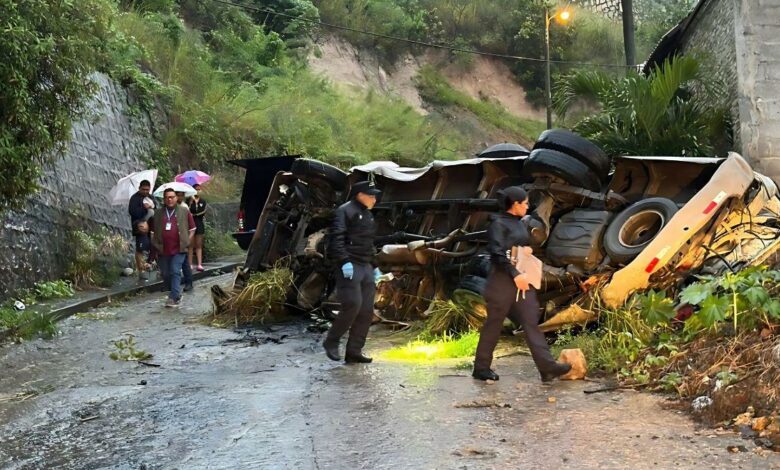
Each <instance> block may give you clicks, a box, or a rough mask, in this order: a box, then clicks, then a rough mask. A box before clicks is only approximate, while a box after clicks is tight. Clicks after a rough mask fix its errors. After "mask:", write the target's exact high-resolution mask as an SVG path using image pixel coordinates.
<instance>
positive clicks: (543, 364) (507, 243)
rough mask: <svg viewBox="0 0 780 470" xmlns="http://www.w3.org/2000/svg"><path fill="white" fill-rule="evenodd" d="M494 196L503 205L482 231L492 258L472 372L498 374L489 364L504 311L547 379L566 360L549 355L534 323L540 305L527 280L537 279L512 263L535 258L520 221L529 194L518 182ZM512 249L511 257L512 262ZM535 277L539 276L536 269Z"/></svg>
mask: <svg viewBox="0 0 780 470" xmlns="http://www.w3.org/2000/svg"><path fill="white" fill-rule="evenodd" d="M498 201H499V205H500V206H501V207H502V209H503V210H502V211H501V212H500V213H499V214H497V215H496V216H494V218H493V221H492V222H491V224H490V227H489V228H488V233H487V236H488V252H489V253H490V262H491V271H490V276H489V277H488V282H487V288H486V289H485V300H486V301H487V311H488V314H487V319H486V320H485V324H484V325H483V326H482V331H480V335H479V344H478V345H477V353H476V357H475V358H474V372H473V373H472V376H473V377H474V378H475V379H478V380H498V374H496V373H495V372H493V371H492V370H491V368H490V365H491V363H492V362H493V351H494V350H495V348H496V344H497V343H498V337H499V335H500V334H501V326H502V325H503V323H504V319H505V318H506V317H507V316H509V319H510V320H512V322H513V323H515V325H518V326H522V327H523V331H525V334H526V338H527V342H528V347H529V349H530V350H531V356H532V357H533V360H534V363H535V364H536V368H537V369H538V370H539V373H540V374H541V377H542V381H543V382H549V381H551V380H553V379H555V378H556V377H559V376H561V375H564V374H566V373H567V372H569V370H570V369H571V366H570V365H569V364H562V363H559V362H556V361H555V359H553V357H552V355H551V354H550V347H549V345H548V344H547V341H546V340H545V338H544V333H542V331H541V330H540V329H539V317H540V315H541V310H540V308H539V301H538V300H537V298H536V289H535V288H534V286H533V285H532V284H531V282H533V283H534V284H538V283H539V281H538V279H533V280H532V279H531V278H530V277H529V275H528V274H526V273H521V272H520V271H519V270H518V269H517V266H518V265H523V264H528V263H529V262H533V261H538V260H535V259H529V257H530V258H532V257H531V253H532V250H531V248H530V246H529V245H530V242H531V239H530V234H529V232H528V227H527V226H526V224H525V223H524V222H523V221H522V217H523V216H524V215H526V213H527V212H528V204H529V201H528V195H527V194H526V192H525V190H524V189H523V188H521V187H519V186H511V187H508V188H505V189H503V190H501V191H499V192H498ZM513 249H514V250H513ZM513 251H514V261H515V263H513V262H512V261H513V260H512V258H513V257H512V254H513ZM524 257H525V259H524ZM524 271H525V270H524ZM534 277H535V278H538V273H536V276H534Z"/></svg>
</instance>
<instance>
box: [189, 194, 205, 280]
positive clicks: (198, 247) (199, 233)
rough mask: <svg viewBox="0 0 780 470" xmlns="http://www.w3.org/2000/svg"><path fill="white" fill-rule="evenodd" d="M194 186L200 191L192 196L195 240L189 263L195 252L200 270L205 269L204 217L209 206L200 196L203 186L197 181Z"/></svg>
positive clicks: (191, 211)
mask: <svg viewBox="0 0 780 470" xmlns="http://www.w3.org/2000/svg"><path fill="white" fill-rule="evenodd" d="M192 187H193V188H195V189H196V190H197V191H198V193H197V194H195V195H194V196H192V197H191V198H190V213H192V217H193V218H194V219H195V240H194V243H193V245H192V246H190V251H189V263H190V266H192V254H193V252H194V253H195V258H196V259H197V261H198V266H197V269H198V271H203V238H204V236H205V235H206V225H205V222H204V220H203V218H204V217H205V215H206V209H207V208H208V206H207V205H206V201H205V200H203V198H202V197H200V188H201V186H200V185H199V184H197V183H196V184H194V185H193V186H192Z"/></svg>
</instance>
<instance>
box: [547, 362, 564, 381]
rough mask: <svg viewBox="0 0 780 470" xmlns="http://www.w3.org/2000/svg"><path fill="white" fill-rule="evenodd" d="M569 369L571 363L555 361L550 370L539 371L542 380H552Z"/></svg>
mask: <svg viewBox="0 0 780 470" xmlns="http://www.w3.org/2000/svg"><path fill="white" fill-rule="evenodd" d="M570 370H571V364H564V363H561V362H556V363H555V365H554V366H552V367H551V368H550V370H547V371H544V372H540V373H541V375H542V382H552V381H553V380H554V379H555V378H556V377H560V376H562V375H564V374H567V373H568V372H569V371H570Z"/></svg>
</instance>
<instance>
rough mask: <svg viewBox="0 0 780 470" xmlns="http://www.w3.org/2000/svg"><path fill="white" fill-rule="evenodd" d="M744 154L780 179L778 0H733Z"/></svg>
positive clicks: (775, 178) (764, 170)
mask: <svg viewBox="0 0 780 470" xmlns="http://www.w3.org/2000/svg"><path fill="white" fill-rule="evenodd" d="M732 1H734V3H735V5H736V12H735V13H736V15H735V18H736V31H735V43H736V51H737V61H736V63H737V70H738V76H739V96H738V100H739V116H740V135H741V150H742V153H743V154H744V155H746V156H748V158H749V159H750V161H751V162H753V163H754V164H755V167H756V169H757V170H758V171H760V172H762V173H765V174H766V175H767V176H770V177H772V178H774V180H775V181H780V0H732Z"/></svg>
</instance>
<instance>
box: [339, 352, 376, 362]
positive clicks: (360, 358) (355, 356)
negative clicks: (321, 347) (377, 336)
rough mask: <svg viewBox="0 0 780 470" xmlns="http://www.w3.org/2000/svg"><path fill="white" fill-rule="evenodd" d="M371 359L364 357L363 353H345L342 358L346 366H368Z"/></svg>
mask: <svg viewBox="0 0 780 470" xmlns="http://www.w3.org/2000/svg"><path fill="white" fill-rule="evenodd" d="M372 361H373V359H372V358H370V357H367V356H364V355H363V353H349V352H348V353H347V354H346V355H345V356H344V362H346V363H347V364H370V363H371V362H372Z"/></svg>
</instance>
